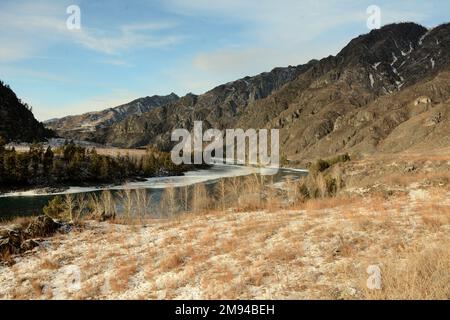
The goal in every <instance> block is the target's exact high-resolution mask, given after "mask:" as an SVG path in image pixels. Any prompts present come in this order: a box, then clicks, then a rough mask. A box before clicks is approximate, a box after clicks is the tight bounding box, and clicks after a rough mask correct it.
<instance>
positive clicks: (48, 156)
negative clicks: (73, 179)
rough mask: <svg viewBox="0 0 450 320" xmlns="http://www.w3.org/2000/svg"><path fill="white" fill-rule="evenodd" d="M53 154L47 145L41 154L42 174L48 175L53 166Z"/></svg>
mask: <svg viewBox="0 0 450 320" xmlns="http://www.w3.org/2000/svg"><path fill="white" fill-rule="evenodd" d="M54 157H55V155H54V154H53V151H52V148H51V147H50V146H48V148H47V150H46V151H45V153H44V156H43V160H42V162H43V166H44V175H45V176H47V177H48V176H49V175H50V173H51V168H52V166H53V158H54Z"/></svg>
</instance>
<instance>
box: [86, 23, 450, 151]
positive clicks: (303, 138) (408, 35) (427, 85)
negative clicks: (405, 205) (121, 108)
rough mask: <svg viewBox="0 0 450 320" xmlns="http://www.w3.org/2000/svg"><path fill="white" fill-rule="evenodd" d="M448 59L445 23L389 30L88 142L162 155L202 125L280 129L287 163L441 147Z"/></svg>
mask: <svg viewBox="0 0 450 320" xmlns="http://www.w3.org/2000/svg"><path fill="white" fill-rule="evenodd" d="M449 59H450V24H445V25H441V26H439V27H437V28H434V29H432V30H427V29H426V28H424V27H423V26H420V25H417V24H414V23H400V24H392V25H387V26H385V27H383V28H381V29H379V30H373V31H371V32H370V33H368V34H365V35H361V36H359V37H357V38H355V39H353V40H352V41H350V42H349V44H348V45H347V46H346V47H345V48H343V49H342V50H341V52H339V53H338V54H337V55H336V56H329V57H327V58H324V59H322V60H320V61H317V60H313V61H311V62H309V63H308V64H305V65H300V66H297V67H288V68H276V69H274V70H272V71H271V72H267V73H263V74H261V75H258V76H255V77H246V78H243V79H240V80H237V81H234V82H230V83H227V84H224V85H221V86H218V87H216V88H214V89H212V90H211V91H208V92H206V93H205V94H202V95H193V94H188V95H186V96H184V97H182V98H180V99H179V100H177V101H173V102H170V103H168V104H166V105H163V106H159V107H155V108H152V109H151V110H150V111H149V112H146V113H142V114H135V115H132V116H129V117H126V118H124V119H123V120H121V121H118V122H117V123H114V124H112V125H111V126H104V127H101V128H97V130H96V131H95V133H92V135H91V136H90V137H89V139H91V140H93V141H95V142H100V143H105V144H109V145H114V146H123V147H138V146H145V145H148V144H151V145H155V146H157V147H159V148H162V149H166V150H167V149H170V148H171V146H172V144H171V142H170V133H171V132H172V130H173V129H175V128H188V129H191V128H192V124H193V121H194V120H203V121H204V127H214V128H219V129H225V128H278V129H280V130H281V150H282V153H283V154H284V155H285V156H287V157H288V158H289V159H293V160H305V159H313V158H317V157H326V156H328V155H332V154H335V153H336V152H350V153H358V154H372V153H375V152H397V151H403V150H409V149H430V148H437V147H440V146H443V145H445V144H448V142H449V136H450V135H449V129H448V128H449V127H450V123H449V122H450V120H449V116H448V113H449V111H448V110H449V103H450V101H449V99H450V90H449V89H450V88H449V85H448V83H449V81H448V80H449V76H450V73H449V71H450V70H449ZM82 137H83V136H82Z"/></svg>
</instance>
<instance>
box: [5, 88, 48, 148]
mask: <svg viewBox="0 0 450 320" xmlns="http://www.w3.org/2000/svg"><path fill="white" fill-rule="evenodd" d="M53 136H54V133H53V131H51V130H49V129H46V128H45V127H44V125H43V124H42V123H40V122H39V121H37V120H36V119H35V118H34V116H33V113H32V112H31V108H30V107H29V106H28V105H27V104H25V103H23V102H22V101H20V99H18V98H17V96H16V94H15V93H14V91H12V90H11V88H9V86H8V85H6V84H4V83H3V82H2V81H0V137H2V138H4V139H6V141H7V142H10V141H17V142H33V141H43V140H44V139H45V138H49V137H53Z"/></svg>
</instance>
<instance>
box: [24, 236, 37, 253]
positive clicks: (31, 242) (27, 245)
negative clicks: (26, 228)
mask: <svg viewBox="0 0 450 320" xmlns="http://www.w3.org/2000/svg"><path fill="white" fill-rule="evenodd" d="M38 246H39V242H37V241H36V240H35V239H28V240H25V241H24V242H22V244H21V245H20V251H21V252H25V251H30V250H33V249H34V248H36V247H38Z"/></svg>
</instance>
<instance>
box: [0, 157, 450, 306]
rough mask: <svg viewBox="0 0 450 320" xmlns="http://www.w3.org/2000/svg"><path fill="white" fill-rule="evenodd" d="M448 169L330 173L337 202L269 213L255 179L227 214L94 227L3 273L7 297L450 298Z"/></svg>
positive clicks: (427, 163) (276, 206)
mask: <svg viewBox="0 0 450 320" xmlns="http://www.w3.org/2000/svg"><path fill="white" fill-rule="evenodd" d="M411 165H412V166H411ZM449 165H450V158H449V157H448V156H443V155H441V156H439V157H436V158H432V157H428V158H427V157H412V156H405V157H400V156H398V155H396V156H393V157H387V156H384V157H380V158H372V159H362V160H355V161H350V162H346V163H341V164H337V165H336V166H334V167H332V168H329V169H327V170H329V171H324V172H323V174H324V175H325V174H326V175H328V174H337V173H338V174H339V175H340V176H341V177H342V180H343V181H345V185H343V186H342V188H341V189H340V190H339V191H338V193H337V194H336V195H335V196H332V197H319V198H317V199H306V200H303V201H299V202H295V203H289V202H282V201H280V200H279V198H278V197H277V196H276V193H271V192H270V191H268V193H266V195H267V197H265V198H264V203H263V204H261V203H259V202H258V199H255V198H254V193H252V192H250V191H249V190H252V189H251V187H252V186H254V185H255V181H254V180H248V182H249V183H245V184H243V186H244V187H245V190H246V191H245V192H243V191H240V192H239V193H238V196H237V197H236V198H233V199H230V201H229V206H227V207H226V208H225V210H222V209H220V207H221V201H220V197H219V198H217V199H216V200H214V206H209V207H208V206H205V207H201V206H196V207H195V208H196V209H195V211H194V210H192V211H191V212H189V213H186V214H180V215H176V216H172V217H170V216H165V217H162V218H159V219H151V218H150V219H149V218H136V217H135V218H133V217H128V218H127V217H123V218H121V219H116V220H115V221H109V222H108V221H107V222H98V221H94V220H89V219H87V220H84V221H83V224H82V225H83V226H82V227H81V228H76V229H74V230H72V231H71V232H69V233H56V235H54V236H53V237H50V238H46V239H44V241H43V242H42V244H41V245H39V246H38V247H36V248H34V249H33V250H31V251H29V252H27V253H25V254H21V255H16V256H14V257H13V259H14V263H13V264H11V265H9V266H8V265H3V266H1V267H0V298H4V299H30V298H32V299H258V298H259V299H325V298H329V299H449V298H450V286H449V283H450V282H449V280H450V279H449V278H448V276H449V275H448V270H449V269H450V265H449V262H450V250H449V248H450V200H449V199H450V183H449V181H450V174H449V172H450V170H448V166H449ZM231 181H233V179H232V180H231ZM236 181H237V180H236ZM319 182H320V179H319ZM219 190H220V189H219ZM227 190H229V192H231V194H233V191H232V190H233V189H231V188H230V189H227ZM253 190H254V189H253ZM271 190H279V189H277V188H275V189H271ZM284 190H289V189H288V188H287V185H284ZM292 190H293V189H292ZM166 194H167V195H170V192H168V193H166ZM200 194H201V193H197V195H200ZM283 195H284V196H286V195H287V196H289V192H287V193H283ZM167 199H168V200H170V199H171V198H167ZM218 199H219V200H218ZM170 202H171V201H169V202H168V203H169V204H170ZM251 208H254V209H251ZM369 267H370V268H369ZM368 268H369V269H368ZM368 270H369V271H370V270H372V271H373V270H379V272H380V276H381V286H380V288H379V289H377V288H373V287H368V285H367V283H368V280H369V278H370V276H371V275H373V274H372V273H370V274H368V273H367V272H368ZM372 271H370V272H372Z"/></svg>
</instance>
